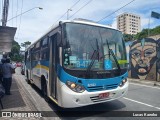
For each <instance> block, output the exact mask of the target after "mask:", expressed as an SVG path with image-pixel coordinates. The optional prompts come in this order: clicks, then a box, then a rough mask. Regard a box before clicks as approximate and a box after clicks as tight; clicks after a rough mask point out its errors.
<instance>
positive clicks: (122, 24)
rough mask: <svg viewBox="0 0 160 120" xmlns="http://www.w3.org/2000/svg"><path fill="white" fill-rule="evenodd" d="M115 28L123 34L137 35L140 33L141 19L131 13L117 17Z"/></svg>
mask: <svg viewBox="0 0 160 120" xmlns="http://www.w3.org/2000/svg"><path fill="white" fill-rule="evenodd" d="M117 28H118V29H119V30H120V31H122V32H123V33H125V34H131V35H134V34H137V33H138V32H140V31H141V17H140V16H139V15H135V14H132V13H123V14H121V15H119V16H117Z"/></svg>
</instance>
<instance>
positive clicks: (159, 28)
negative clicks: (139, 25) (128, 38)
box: [135, 26, 160, 40]
mask: <svg viewBox="0 0 160 120" xmlns="http://www.w3.org/2000/svg"><path fill="white" fill-rule="evenodd" d="M148 33H149V36H153V35H158V34H160V26H157V27H155V28H153V29H143V30H142V31H141V32H139V33H137V34H136V35H135V39H137V40H141V39H143V38H147V37H148Z"/></svg>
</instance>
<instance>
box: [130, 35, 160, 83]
mask: <svg viewBox="0 0 160 120" xmlns="http://www.w3.org/2000/svg"><path fill="white" fill-rule="evenodd" d="M129 61H130V66H131V68H130V71H129V77H131V78H135V79H144V80H152V81H160V38H159V39H158V40H157V39H156V40H155V39H152V38H145V39H142V40H141V41H134V42H133V43H132V44H131V46H130V50H129Z"/></svg>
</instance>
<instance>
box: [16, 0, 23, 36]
mask: <svg viewBox="0 0 160 120" xmlns="http://www.w3.org/2000/svg"><path fill="white" fill-rule="evenodd" d="M22 9H23V0H22V6H21V13H20V14H21V16H20V22H19V27H18V34H17V38H18V37H19V31H20V28H21V18H22Z"/></svg>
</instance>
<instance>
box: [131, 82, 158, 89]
mask: <svg viewBox="0 0 160 120" xmlns="http://www.w3.org/2000/svg"><path fill="white" fill-rule="evenodd" d="M129 84H133V85H139V86H144V87H150V88H155V89H160V88H158V87H152V86H148V85H141V84H138V83H129Z"/></svg>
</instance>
